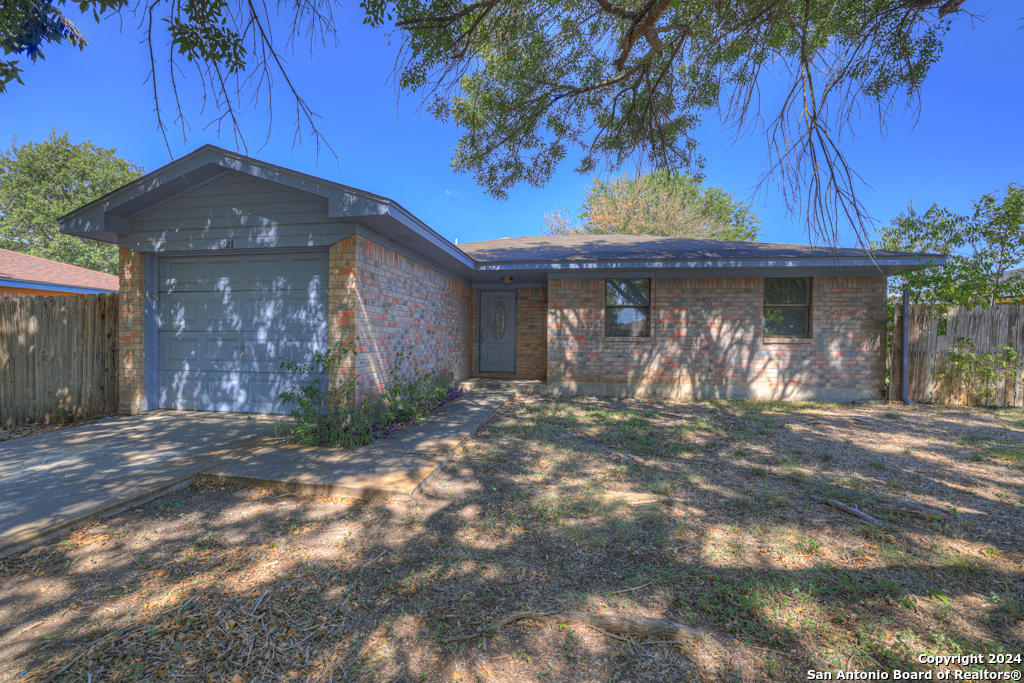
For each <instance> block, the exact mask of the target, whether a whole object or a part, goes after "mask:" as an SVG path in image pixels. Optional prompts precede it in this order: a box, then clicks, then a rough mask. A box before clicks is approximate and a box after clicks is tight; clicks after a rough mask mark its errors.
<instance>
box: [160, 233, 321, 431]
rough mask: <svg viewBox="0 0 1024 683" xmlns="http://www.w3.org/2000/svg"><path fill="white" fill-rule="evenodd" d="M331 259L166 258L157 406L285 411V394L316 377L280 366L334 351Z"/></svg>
mask: <svg viewBox="0 0 1024 683" xmlns="http://www.w3.org/2000/svg"><path fill="white" fill-rule="evenodd" d="M179 261H180V262H179ZM327 261H328V257H327V255H326V254H308V253H307V254H276V255H275V254H268V255H240V256H203V257H195V258H192V257H188V258H183V259H161V261H160V275H161V282H160V291H161V294H160V303H159V318H160V322H159V330H160V331H159V335H158V343H159V362H158V374H159V406H160V407H161V408H172V409H183V410H218V411H224V410H230V411H243V412H283V413H287V412H288V410H289V409H288V408H287V407H285V406H283V405H281V404H280V402H279V401H278V399H277V396H278V395H279V394H280V393H281V392H282V391H284V390H285V389H286V388H287V387H289V386H294V385H300V384H303V383H306V382H308V381H312V380H313V379H315V377H314V376H310V377H297V376H295V375H293V374H291V373H289V372H288V371H287V370H282V369H281V367H280V365H281V361H282V359H283V360H291V361H298V362H309V361H311V360H312V357H313V353H314V351H324V350H325V349H326V347H327V327H328V326H327V317H328V316H327V292H326V291H325V288H326V284H327Z"/></svg>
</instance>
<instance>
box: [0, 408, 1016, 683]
mask: <svg viewBox="0 0 1024 683" xmlns="http://www.w3.org/2000/svg"><path fill="white" fill-rule="evenodd" d="M835 408H836V407H835V406H822V405H813V404H772V403H727V402H715V403H697V404H672V403H658V402H636V403H631V404H623V403H619V402H615V401H608V400H601V399H581V400H547V399H543V400H541V399H538V400H533V401H529V402H517V403H514V404H512V405H511V406H509V407H508V408H507V409H506V410H504V411H503V412H502V413H500V414H499V416H498V417H497V418H496V419H495V420H493V421H492V422H491V423H490V424H489V425H487V426H486V427H485V428H483V429H482V430H481V432H479V433H478V435H477V436H476V437H475V438H474V440H473V441H472V442H471V443H470V444H469V446H468V447H467V449H466V450H465V452H464V453H463V454H462V455H461V456H460V457H459V458H457V459H456V460H455V461H454V462H453V465H452V468H451V471H449V472H447V473H446V475H445V477H444V478H443V480H442V481H441V482H440V483H439V485H438V486H436V487H434V488H433V489H431V490H430V491H428V492H426V493H425V494H424V495H423V496H422V497H421V498H420V499H418V500H416V501H413V502H406V503H399V502H376V503H366V502H358V501H343V502H341V501H327V500H324V499H316V498H314V497H295V496H290V497H281V498H275V496H276V495H277V494H275V493H272V492H266V491H254V490H248V489H236V488H231V487H211V488H209V489H202V490H195V489H193V490H189V491H185V492H180V493H177V494H172V495H171V496H168V497H166V498H165V499H162V500H161V501H158V502H157V503H155V504H153V505H150V506H149V507H148V508H146V510H145V511H143V512H142V513H128V514H126V515H123V516H122V517H121V518H119V519H114V520H108V521H107V522H106V523H105V524H106V525H107V526H108V527H109V528H108V529H107V530H105V531H103V532H101V533H99V534H91V535H90V534H87V533H85V532H79V533H77V534H76V535H74V536H72V537H71V538H69V539H68V540H67V541H66V542H64V543H62V544H58V545H57V546H54V547H51V548H49V549H47V550H45V551H40V552H35V553H27V554H23V555H21V556H19V557H16V558H9V559H8V560H7V562H6V563H5V564H4V565H2V567H3V572H4V574H3V577H4V586H5V587H4V588H3V589H2V590H0V614H8V615H16V617H17V618H15V619H14V620H13V622H9V623H8V624H7V625H6V626H4V627H2V630H0V639H3V641H5V642H6V645H0V648H2V649H0V658H3V659H9V660H12V661H17V662H18V664H19V666H20V665H21V664H24V667H23V668H20V670H18V671H14V670H13V669H12V670H8V671H6V672H0V677H3V678H4V679H10V680H14V679H15V678H17V679H19V680H48V679H49V680H62V681H72V680H86V679H87V678H89V677H90V676H91V678H92V680H144V679H145V680H163V679H167V680H170V679H175V680H178V679H185V680H225V681H231V680H280V679H284V680H312V681H321V680H323V681H331V680H334V681H340V680H353V681H355V680H380V681H397V680H406V681H413V680H438V681H440V680H459V678H462V679H465V680H474V679H480V680H576V679H582V680H608V679H612V680H647V679H649V680H669V679H671V680H687V678H694V679H696V678H705V679H706V678H709V677H710V676H711V675H716V676H718V677H719V678H720V679H725V680H728V679H730V678H736V679H740V678H742V679H743V680H749V679H751V678H756V677H764V678H770V679H774V680H796V679H803V678H804V677H805V674H804V672H805V671H806V670H807V669H818V670H830V671H835V670H837V669H839V668H845V667H850V668H859V669H862V670H867V669H886V668H889V669H891V668H899V669H903V670H907V669H913V668H916V667H918V666H921V665H918V664H916V663H915V658H916V655H917V654H918V653H934V654H956V653H957V652H963V653H983V652H986V651H996V650H998V651H999V652H1004V653H1005V652H1018V653H1019V652H1020V640H1019V639H1020V638H1021V635H1022V631H1021V625H1020V623H1019V622H1017V621H1015V618H1014V617H1013V616H1012V612H1011V611H1010V610H1007V609H1006V608H1005V607H1004V606H1002V605H1001V604H1000V603H999V601H998V600H997V599H995V596H998V595H999V594H1000V593H999V591H1001V590H1004V589H1005V593H1006V595H1007V597H1008V599H1011V600H1012V599H1014V597H1015V596H1018V595H1019V594H1020V591H1021V585H1022V581H1021V580H1022V576H1021V571H1020V567H1021V563H1020V561H1021V555H1020V547H1019V545H1020V535H1019V531H1020V529H1019V526H1018V527H1013V525H1012V524H1011V525H1009V527H1007V528H1008V529H1009V530H1008V531H1006V530H1004V529H1002V528H1001V527H1003V526H1005V525H1003V524H1002V523H994V524H990V525H984V524H983V521H984V518H983V516H984V515H985V514H986V513H985V512H984V510H982V508H986V506H987V505H988V504H989V503H988V502H984V504H982V503H981V502H979V503H977V504H976V505H975V506H974V507H975V508H978V509H977V510H976V514H975V516H974V517H971V518H967V519H965V518H964V516H963V515H962V514H959V513H958V514H952V513H950V512H947V513H946V514H944V515H943V516H942V518H941V523H929V522H926V521H923V520H901V523H900V524H893V525H891V526H890V527H889V528H887V529H885V530H875V529H870V528H867V527H863V526H861V525H859V523H858V522H857V521H856V520H853V519H852V518H845V517H841V516H840V515H839V514H838V513H834V511H832V510H831V509H828V508H822V507H821V506H818V505H816V504H814V503H811V502H809V501H807V499H806V498H805V496H804V494H805V493H806V487H805V486H804V485H802V484H800V483H798V482H793V481H790V480H776V479H772V478H771V477H767V476H765V477H758V476H756V474H754V473H753V470H754V469H756V468H758V467H760V468H762V469H763V470H764V471H765V474H768V473H769V472H772V473H774V472H778V473H782V474H785V473H787V472H791V471H792V468H793V467H794V466H804V467H805V469H806V470H809V471H810V473H811V474H813V475H814V476H816V477H818V478H820V479H821V480H822V481H825V482H829V481H838V479H839V478H841V477H847V478H849V479H850V481H847V482H846V483H847V484H858V482H860V484H858V485H863V486H864V487H866V488H870V487H879V486H886V478H898V479H900V480H906V481H907V483H908V484H909V485H912V486H916V487H918V488H919V489H920V490H921V491H922V492H923V493H926V494H927V496H928V498H929V499H931V500H933V501H934V504H935V505H938V504H941V503H947V504H949V505H951V506H956V507H958V508H960V509H965V506H964V504H963V500H962V492H961V489H960V488H959V486H961V485H958V484H956V483H954V480H955V478H956V477H957V476H961V475H957V474H955V473H953V472H949V471H946V469H944V466H943V463H944V461H943V460H942V459H941V458H946V459H947V460H948V459H949V458H953V457H959V456H957V455H955V454H954V455H950V454H951V453H955V448H958V447H957V446H955V438H954V437H952V436H951V437H950V438H949V439H945V440H943V441H940V442H935V444H934V447H933V448H931V450H929V451H927V454H926V455H921V456H907V457H906V458H905V461H906V462H905V466H903V467H902V468H899V469H896V468H894V466H892V465H887V468H888V469H886V470H884V471H877V472H876V471H874V470H876V469H877V468H872V467H868V468H866V469H865V468H863V467H860V465H857V464H856V463H861V462H863V461H867V460H870V459H871V458H873V457H883V456H884V457H887V458H889V460H890V461H891V460H892V459H893V458H896V456H894V455H893V454H892V453H890V452H889V451H887V450H885V449H884V448H883V446H885V445H886V443H885V441H884V440H865V441H864V443H860V442H857V443H848V442H846V441H844V440H843V437H838V438H837V437H836V436H831V437H830V436H827V435H826V434H824V430H820V431H817V432H811V431H809V430H805V429H801V430H795V429H792V428H790V427H787V425H790V426H792V425H795V424H797V421H798V418H799V421H800V422H801V423H802V424H803V423H806V421H807V419H813V416H814V415H818V414H820V413H821V412H822V411H823V410H829V411H834V410H835ZM921 415H923V417H922V420H921V421H913V420H910V419H903V420H901V419H892V418H884V417H882V416H881V413H880V411H875V412H871V411H869V410H867V409H844V410H842V411H841V412H838V413H837V414H836V415H835V416H833V418H831V427H830V429H832V430H833V431H835V432H836V434H839V433H855V430H857V429H860V430H861V431H865V428H864V426H863V425H864V422H865V421H868V423H869V427H870V425H874V424H875V423H879V424H885V425H886V426H887V432H886V433H888V434H890V435H892V436H893V437H894V436H895V435H897V434H902V435H904V436H907V437H908V438H910V437H913V438H915V439H920V440H922V441H923V442H924V443H929V442H927V437H928V436H929V435H934V434H935V429H936V424H937V422H936V420H940V419H942V418H941V415H940V417H938V418H928V419H932V424H931V425H930V426H929V424H928V423H927V420H926V419H925V418H927V417H928V415H927V414H925V413H922V414H921ZM985 419H988V418H987V417H986V418H985ZM979 429H980V428H979ZM984 429H990V430H996V431H998V430H999V429H1002V427H1001V426H1000V425H997V424H996V425H993V426H990V427H985V428H984ZM866 431H869V432H870V431H872V430H871V429H870V428H868V429H866ZM875 431H876V432H877V430H875ZM947 441H949V442H950V443H946V442H947ZM951 449H952V450H951ZM612 450H619V451H622V452H626V453H628V454H630V455H632V456H635V457H639V458H641V459H642V460H643V461H644V462H643V464H629V463H627V462H626V461H623V460H621V459H616V458H615V456H611V455H610V451H612ZM919 450H922V449H919ZM876 451H877V452H876ZM825 452H827V453H830V454H832V456H833V457H832V458H831V459H828V460H824V459H822V458H821V457H820V455H821V453H825ZM851 453H853V454H852V455H851ZM784 458H790V459H792V460H793V462H784V461H783V459H784ZM760 463H763V464H760ZM991 467H993V465H990V464H986V465H985V468H991ZM986 473H988V469H984V468H983V469H981V470H979V471H978V472H977V473H976V474H975V475H974V476H975V477H976V479H977V480H978V481H981V482H984V481H987V480H992V481H999V482H1000V485H1001V486H1003V488H1007V482H1006V480H1005V475H1003V474H1002V473H1001V472H996V471H995V470H992V472H990V473H988V474H986ZM1000 477H1003V478H1000ZM1013 477H1015V479H1013V482H1014V483H1012V484H1011V485H1010V488H1013V487H1017V490H1018V491H1019V487H1020V484H1021V479H1020V475H1019V473H1016V474H1013ZM833 485H835V484H833ZM889 488H891V487H889ZM835 490H836V491H839V492H840V493H841V492H843V491H852V492H857V491H858V489H856V488H853V487H852V486H837V487H836V488H835ZM646 492H655V493H659V494H670V495H673V496H674V497H676V498H677V499H679V500H681V501H682V502H683V504H684V505H686V506H687V507H686V508H684V509H680V510H677V511H673V510H667V509H666V508H664V507H663V506H660V505H658V504H649V502H648V501H649V498H645V497H644V493H646ZM836 495H839V494H836ZM254 496H255V497H254ZM991 504H992V506H994V507H996V508H999V506H1002V505H1005V503H1002V502H1001V501H992V502H991ZM972 509H973V508H972ZM986 509H987V508H986ZM990 527H991V528H990ZM1013 528H1016V530H1017V531H1016V535H1015V536H1014V535H1013V534H1014V532H1013ZM94 530H96V527H94V528H93V529H90V531H94ZM122 532H123V533H122ZM986 534H990V535H989V536H986ZM972 537H978V538H984V539H986V540H985V541H984V542H978V541H976V540H975V541H972V540H971V539H972ZM993 539H995V540H994V541H993ZM990 541H992V542H990ZM129 549H131V552H130V553H129V552H128V550H129ZM985 550H989V551H990V554H985V553H984V552H983V551H985ZM48 580H49V581H50V582H51V584H52V583H54V582H57V583H63V584H64V587H63V588H62V589H61V590H60V591H56V592H50V593H47V592H46V591H45V590H44V591H42V592H41V591H40V588H41V587H43V586H45V585H46V584H44V583H43V582H45V581H48ZM67 584H74V586H73V587H69V586H68V585H67ZM92 586H99V588H91V587H92ZM83 591H84V592H85V595H84V596H79V595H77V593H80V592H83ZM90 591H91V592H90ZM58 595H59V597H58ZM978 596H984V598H985V599H979V597H978ZM93 597H98V598H99V599H96V600H93ZM521 610H524V611H525V610H529V611H566V610H582V611H597V612H613V613H617V614H624V615H632V616H636V617H645V618H667V619H670V620H673V621H676V622H679V623H684V624H687V625H690V626H694V627H696V628H699V629H701V630H702V631H704V632H705V633H706V634H707V638H706V641H705V643H704V645H702V646H701V647H700V648H696V649H695V650H692V651H687V652H682V651H680V649H679V648H676V647H674V646H671V645H666V644H652V645H644V644H643V643H642V642H641V641H640V640H635V641H634V642H624V641H621V640H616V639H613V638H609V637H606V636H604V635H601V634H597V633H595V632H593V631H591V630H589V629H584V628H581V627H578V626H576V627H574V626H573V625H571V624H567V625H565V626H564V627H562V626H557V625H556V626H554V627H549V626H539V625H535V624H533V625H531V624H529V623H524V624H519V625H509V626H506V627H503V628H500V629H499V628H495V626H494V625H495V624H496V623H497V622H498V621H500V620H501V619H502V618H504V617H506V616H508V615H509V614H512V613H514V612H516V611H521ZM40 621H41V622H43V623H42V625H40V626H38V627H37V628H35V629H33V628H32V626H33V624H34V623H36V622H40ZM25 629H31V630H25ZM478 632H479V633H480V634H481V635H482V637H478V638H474V639H471V640H466V641H456V642H446V641H447V639H449V638H451V637H453V636H459V635H469V634H475V633H478ZM21 671H27V672H28V673H27V674H26V675H25V676H21V675H20V674H21ZM581 671H582V672H583V675H582V676H581ZM211 676H212V678H211Z"/></svg>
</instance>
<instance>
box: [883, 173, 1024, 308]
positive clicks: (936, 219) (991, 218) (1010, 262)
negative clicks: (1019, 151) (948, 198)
mask: <svg viewBox="0 0 1024 683" xmlns="http://www.w3.org/2000/svg"><path fill="white" fill-rule="evenodd" d="M871 246H872V247H873V248H875V249H884V250H886V251H912V252H924V253H931V254H945V255H946V256H947V262H946V265H944V266H939V265H934V264H932V265H929V266H928V267H926V268H923V269H921V270H915V271H912V272H906V273H900V274H899V275H898V276H896V277H893V278H890V279H889V287H890V295H891V296H898V295H899V293H900V292H901V291H902V289H903V286H904V285H905V284H909V285H910V294H911V302H912V303H918V304H943V305H946V304H948V305H955V306H984V307H986V308H987V307H989V306H991V305H992V304H993V303H995V302H997V301H1001V300H1004V299H1009V298H1020V300H1022V301H1024V277H1021V274H1020V273H1013V274H1011V275H1009V276H1008V275H1007V271H1009V270H1010V269H1012V268H1014V267H1015V266H1018V265H1019V264H1020V263H1021V262H1022V261H1024V186H1021V185H1019V184H1017V183H1011V184H1009V185H1007V187H1006V190H1005V191H1004V192H1003V196H1002V198H999V197H998V196H997V194H995V193H993V194H986V195H983V196H982V197H981V198H980V199H978V200H977V201H975V202H974V206H973V211H972V212H971V213H969V214H957V213H954V212H952V211H950V210H948V209H943V208H939V206H938V205H936V204H933V205H932V206H931V207H930V208H929V209H928V210H927V211H926V212H925V213H923V214H919V213H917V212H916V211H915V210H914V206H913V205H912V204H911V205H910V206H909V207H908V208H907V210H906V211H905V212H903V213H902V214H900V215H899V216H897V217H896V218H894V219H893V220H892V222H891V223H890V224H889V225H888V226H886V227H884V228H882V230H881V239H880V240H878V241H876V242H872V245H871Z"/></svg>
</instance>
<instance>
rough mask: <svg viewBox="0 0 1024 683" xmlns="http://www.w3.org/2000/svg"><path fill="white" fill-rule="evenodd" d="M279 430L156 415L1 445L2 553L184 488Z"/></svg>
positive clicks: (231, 421)
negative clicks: (199, 475) (200, 474)
mask: <svg viewBox="0 0 1024 683" xmlns="http://www.w3.org/2000/svg"><path fill="white" fill-rule="evenodd" d="M273 434H274V423H273V422H269V421H263V420H246V419H237V418H231V417H212V416H209V415H208V414H207V415H203V414H201V413H200V414H197V415H183V414H181V413H153V414H147V415H139V416H133V417H124V416H122V417H115V418H111V419H107V420H103V421H100V422H95V423H92V424H88V425H84V426H81V427H75V428H72V429H65V430H62V431H58V432H47V433H43V434H37V435H34V436H26V437H23V438H20V439H13V440H11V441H8V442H5V443H2V444H0V557H3V556H4V555H7V554H10V553H12V552H16V551H17V550H18V549H20V548H23V547H27V546H29V545H34V544H36V543H39V542H41V539H43V538H45V537H46V536H48V535H50V534H54V533H57V532H60V531H66V530H67V529H68V528H69V527H74V526H78V525H80V524H83V523H85V522H86V521H88V520H90V519H92V518H94V517H98V516H104V515H108V514H112V513H113V512H115V511H117V510H121V509H125V508H128V507H132V506H134V505H138V504H139V503H141V502H144V501H146V500H148V499H151V498H154V497H156V496H160V495H163V494H164V493H166V492H168V491H170V490H173V489H175V488H177V487H180V486H185V485H187V484H188V483H189V482H190V481H191V480H192V479H193V478H194V477H195V476H196V475H197V474H199V473H200V472H202V471H203V470H206V469H209V468H211V467H214V466H217V465H219V464H221V463H223V462H224V461H225V460H226V459H233V458H236V457H238V456H240V455H243V454H245V453H247V452H249V450H251V449H253V448H255V447H257V446H258V445H263V446H265V445H266V444H267V440H268V439H269V438H270V437H272V436H273Z"/></svg>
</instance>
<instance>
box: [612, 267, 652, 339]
mask: <svg viewBox="0 0 1024 683" xmlns="http://www.w3.org/2000/svg"><path fill="white" fill-rule="evenodd" d="M604 291H605V311H604V333H605V336H607V337H649V336H650V324H649V319H650V317H651V281H650V280H649V279H622V278H620V279H615V280H612V279H608V280H605V286H604Z"/></svg>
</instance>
